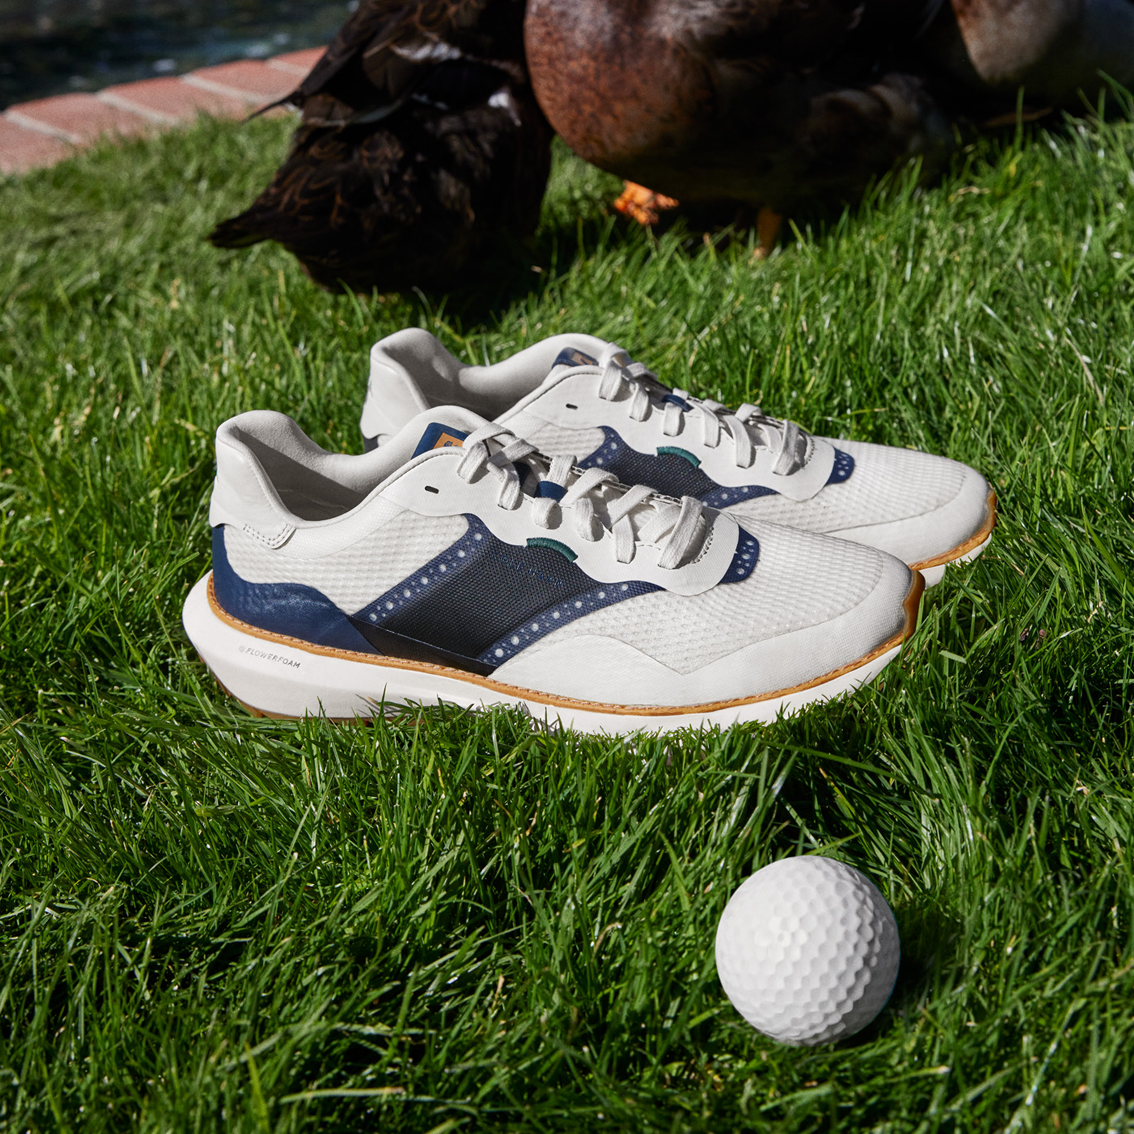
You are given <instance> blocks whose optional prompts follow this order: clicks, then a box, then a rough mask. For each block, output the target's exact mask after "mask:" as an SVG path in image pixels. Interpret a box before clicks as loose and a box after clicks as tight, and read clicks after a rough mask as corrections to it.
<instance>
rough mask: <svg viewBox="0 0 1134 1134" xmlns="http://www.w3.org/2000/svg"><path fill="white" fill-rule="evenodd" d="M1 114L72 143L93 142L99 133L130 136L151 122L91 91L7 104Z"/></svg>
mask: <svg viewBox="0 0 1134 1134" xmlns="http://www.w3.org/2000/svg"><path fill="white" fill-rule="evenodd" d="M4 116H5V117H6V118H8V119H9V120H10V121H12V122H15V123H17V124H18V125H20V126H27V127H30V128H32V129H35V128H36V127H38V128H39V129H41V130H44V131H49V132H50V133H52V134H54V135H55V136H56V137H58V138H61V139H62V140H63V141H65V142H71V143H72V144H74V145H81V144H83V143H84V142H93V141H95V140H96V139H97V138H98V137H99V136H100V135H102V134H119V135H122V136H123V137H130V136H132V135H135V134H141V133H144V132H145V131H146V130H147V129H150V127H151V124H150V123H149V122H147V121H146V119H145V118H142V117H141V116H140V115H138V114H133V113H131V112H130V111H128V110H122V109H121V108H119V107H117V106H111V105H109V104H108V103H105V102H103V101H102V100H101V99H98V98H95V96H94V95H91V94H66V95H56V97H55V98H41V99H37V100H36V101H35V102H20V103H16V105H14V106H10V107H8V109H7V110H6V111H4Z"/></svg>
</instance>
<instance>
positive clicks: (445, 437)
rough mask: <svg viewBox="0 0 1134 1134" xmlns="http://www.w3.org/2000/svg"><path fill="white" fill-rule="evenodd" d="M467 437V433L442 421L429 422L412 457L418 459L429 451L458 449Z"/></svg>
mask: <svg viewBox="0 0 1134 1134" xmlns="http://www.w3.org/2000/svg"><path fill="white" fill-rule="evenodd" d="M467 436H468V434H467V433H465V432H463V431H462V430H460V429H454V428H453V427H452V426H451V425H446V424H445V423H444V422H443V421H431V422H430V423H429V424H428V425H427V426H426V427H425V431H424V432H423V433H422V435H421V440H420V441H418V443H417V448H416V449H414V451H413V455H414V456H415V457H420V456H421V454H422V453H428V452H429V450H430V449H459V448H460V447H461V446H462V445H463V444H464V441H465V438H466V437H467Z"/></svg>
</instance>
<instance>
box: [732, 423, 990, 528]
mask: <svg viewBox="0 0 1134 1134" xmlns="http://www.w3.org/2000/svg"><path fill="white" fill-rule="evenodd" d="M831 444H832V445H834V446H835V447H836V448H839V449H841V450H842V451H843V452H844V453H850V455H851V456H852V457H854V462H855V464H854V472H853V474H852V475H851V477H850V479H849V480H847V481H845V482H844V483H842V484H830V485H827V486H826V487H825V488H822V489H820V490H819V491H818V492H817V493H816V494H815V495H814V496H813V497H811V499H810V500H789V499H788V498H787V497H786V496H779V495H777V496H759V497H756V498H755V499H752V500H747V501H745V502H744V503H743V504H738V505H735V506H734V507H732V508H730V509H729V513H730V514H731V515H733V516H735V517H736V518H737V519H742V518H743V520H744V521H745V522H747V521H748V520H749V519H760V520H768V521H771V522H772V523H779V524H790V525H791V526H792V527H795V528H802V529H804V530H806V531H811V532H834V531H840V530H843V529H846V528H857V527H865V526H866V525H868V524H885V523H888V522H890V521H892V520H905V519H909V518H911V517H914V516H924V515H925V514H926V513H927V512H933V511H935V510H936V509H938V508H940V507H942V506H943V505H945V504H948V503H949V501H950V500H952V499H954V498H955V497H956V495H957V494H958V493H959V492H960V491H961V486H962V484H963V482H964V479H965V476H966V474H967V472H968V470H967V468H966V466H965V465H962V464H959V463H958V462H956V461H951V460H949V459H948V458H946V457H935V456H932V455H931V454H929V453H918V452H915V451H913V450H912V449H896V448H893V447H891V446H889V445H869V444H866V443H864V442H861V441H831Z"/></svg>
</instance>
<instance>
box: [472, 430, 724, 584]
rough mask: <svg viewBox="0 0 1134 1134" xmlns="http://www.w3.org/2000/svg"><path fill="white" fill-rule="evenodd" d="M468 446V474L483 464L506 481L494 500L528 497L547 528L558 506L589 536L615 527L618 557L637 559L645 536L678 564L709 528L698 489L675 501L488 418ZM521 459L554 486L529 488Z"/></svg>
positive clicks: (510, 504) (514, 503) (663, 558)
mask: <svg viewBox="0 0 1134 1134" xmlns="http://www.w3.org/2000/svg"><path fill="white" fill-rule="evenodd" d="M493 440H495V441H496V442H497V444H498V446H499V448H498V449H497V450H496V452H494V453H493V452H490V451H489V448H488V442H489V441H493ZM462 448H463V451H464V455H463V457H462V458H461V463H460V464H459V465H458V466H457V473H458V475H459V476H461V477H462V478H463V479H464V480H467V481H471V480H472V479H473V478H474V477H475V476H477V475H478V474H480V473H481V472H488V473H489V474H490V475H492V476H494V477H496V478H497V480H498V481H499V482H500V493H499V495H498V496H497V500H496V502H497V504H499V506H500V507H501V508H507V509H509V510H511V509H514V508H518V507H519V506H520V504H522V503H523V502H524V501H525V500H527V501H528V503H529V504H530V506H531V509H532V519H533V520H534V521H535V523H536V525H537V526H538V527H541V528H551V527H552V526H553V524H554V521H555V520H556V518H557V514H558V513H559V512H560V511H562V512H564V513H567V512H569V513H570V515H571V518H572V521H573V524H574V527H575V531H576V532H577V533H578V535H579V536H580V537H581V538H582V539H585V540H587V541H588V542H591V543H594V542H596V541H598V540H600V539H602V536H603V532H604V530H609V531H610V532H611V533H612V534H613V535H614V556H615V558H616V559H617V560H618V562H619V563H629V562H631V560H633V558H634V553H635V551H636V549H637V545H638V544H639V543H646V544H652V545H653V546H655V547H657V548H659V549H660V551H661V554H660V556H659V557H658V566H659V567H662V568H665V569H667V570H673V569H674V568H676V567H680V566H681V565H682V563H684V562H686V561H687V560H688V559H691V558H692V557H693V555H694V554H695V553H696V552H697V551H698V550H699V549H700V547H701V544H702V542H703V540H704V536H705V533H706V532H707V530H708V527H707V525H706V523H705V517H704V514H703V511H702V508H701V502H700V501H699V500H697V499H696V498H695V497H693V496H685V497H683V498H682V499H681V500H680V501H677V500H674V499H672V498H671V497H669V496H660V495H658V494H657V493H655V492H654V491H653V490H652V489H650V488H647V487H646V486H645V485H642V484H638V485H635V486H634V487H633V488H627V487H626V486H625V485H622V484H619V482H618V479H617V477H615V475H614V473H611V472H607V471H606V470H604V469H585V470H584V469H579V468H577V467H576V466H575V458H574V457H571V456H560V457H555V458H554V459H553V460H551V461H550V463H549V462H548V460H547V458H546V457H543V456H541V455H540V454H539V453H538V452H537V451H536V448H535V446H534V445H530V444H528V442H527V441H524V440H522V439H521V438H519V437H516V436H515V435H514V434H512V433H511V432H510V431H509V430H507V429H505V428H504V427H503V426H502V425H496V424H495V423H492V422H490V423H489V424H487V425H482V426H481V427H480V428H479V429H477V430H474V431H473V432H472V433H470V434H469V435H468V437H466V438H465V440H464V442H463V445H462ZM516 461H525V463H526V464H527V465H528V467H529V468H531V470H532V475H533V476H534V477H535V478H536V480H537V481H538V484H539V485H553V486H555V487H554V488H553V489H552V492H551V494H550V495H543V494H540V495H534V496H529V495H528V494H527V493H525V492H524V487H523V483H522V482H521V480H520V476H519V474H518V473H517V472H516V468H515V462H516Z"/></svg>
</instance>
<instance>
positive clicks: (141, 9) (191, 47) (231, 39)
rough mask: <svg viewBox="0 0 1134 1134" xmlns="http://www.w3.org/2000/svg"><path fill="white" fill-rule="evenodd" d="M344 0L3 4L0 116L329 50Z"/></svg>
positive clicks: (13, 0) (346, 8) (30, 0)
mask: <svg viewBox="0 0 1134 1134" xmlns="http://www.w3.org/2000/svg"><path fill="white" fill-rule="evenodd" d="M355 6H356V4H348V3H347V2H346V0H336V2H334V3H328V2H326V0H308V2H301V0H227V2H215V0H214V2H211V3H210V2H208V0H204V2H197V3H193V4H188V3H186V2H185V0H164V2H163V0H151V2H148V3H146V2H143V0H0V109H2V108H3V107H6V106H9V105H10V104H11V103H14V102H25V101H27V100H29V99H34V98H44V97H46V96H47V95H53V94H63V93H65V92H68V91H95V90H98V89H99V88H101V87H106V86H110V85H111V84H112V83H126V82H131V81H133V80H135V79H148V78H153V77H154V76H156V75H179V74H182V73H184V72H186V71H192V70H193V69H194V68H197V67H207V66H210V65H211V64H214V63H227V62H229V61H230V60H233V59H263V58H265V57H267V56H269V55H278V54H280V53H281V52H284V51H298V50H300V49H301V48H305V47H321V46H323V45H324V44H326V43H327V42H328V41H329V40H330V39H331V37H332V36H333V35H334V34H335V32H336V31H337V30H338V29H339V27H340V25H341V24H342V22H343V21H344V20H345V19H346V17H347V15H348V14H349V12H350V10H351V9H352V8H353V7H355Z"/></svg>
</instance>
